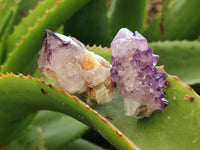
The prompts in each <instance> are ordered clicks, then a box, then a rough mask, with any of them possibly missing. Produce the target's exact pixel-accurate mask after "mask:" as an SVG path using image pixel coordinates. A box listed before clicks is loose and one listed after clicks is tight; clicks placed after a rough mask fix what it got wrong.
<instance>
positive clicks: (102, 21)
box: [64, 0, 111, 46]
mask: <svg viewBox="0 0 200 150" xmlns="http://www.w3.org/2000/svg"><path fill="white" fill-rule="evenodd" d="M97 10H98V11H97ZM106 12H107V8H106V0H92V1H90V2H89V3H88V4H87V5H86V6H84V7H83V8H81V9H80V10H79V11H78V12H77V13H76V14H75V15H73V16H72V18H71V19H69V20H68V21H67V22H66V23H65V26H64V34H65V35H71V36H73V37H76V38H77V39H79V40H80V41H82V42H83V43H85V44H90V45H93V44H98V45H99V44H102V45H104V46H109V44H110V41H111V38H110V37H109V29H108V20H107V16H106ZM91 14H92V15H91Z"/></svg>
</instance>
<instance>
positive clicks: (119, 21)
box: [108, 0, 147, 36]
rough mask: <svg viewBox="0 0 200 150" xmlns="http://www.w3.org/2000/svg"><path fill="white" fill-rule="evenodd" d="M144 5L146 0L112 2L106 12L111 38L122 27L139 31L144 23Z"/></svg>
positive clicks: (118, 0) (117, 0) (114, 0)
mask: <svg viewBox="0 0 200 150" xmlns="http://www.w3.org/2000/svg"><path fill="white" fill-rule="evenodd" d="M146 3H147V0H113V1H112V3H111V8H110V11H109V12H108V18H109V22H110V30H111V33H112V36H114V35H116V33H117V32H118V31H119V29H120V28H123V27H126V28H129V30H132V31H135V30H137V31H140V30H141V29H142V28H143V25H144V21H145V15H146Z"/></svg>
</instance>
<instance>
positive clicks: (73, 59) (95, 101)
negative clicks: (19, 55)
mask: <svg viewBox="0 0 200 150" xmlns="http://www.w3.org/2000/svg"><path fill="white" fill-rule="evenodd" d="M38 66H39V68H40V71H41V72H42V73H43V74H44V75H46V76H47V77H48V78H49V79H52V80H53V81H54V82H55V86H56V87H58V88H62V89H63V90H65V91H66V92H68V93H69V94H72V95H76V96H78V97H79V98H80V99H83V100H85V102H86V103H87V104H89V105H90V106H95V105H106V104H107V103H109V102H110V101H111V100H112V99H113V95H114V93H115V85H114V84H113V82H112V81H111V79H110V69H111V65H110V63H109V62H107V61H106V60H105V59H104V58H102V57H100V56H98V55H96V54H94V53H92V52H89V51H88V50H87V49H86V48H85V46H84V45H83V44H82V43H81V42H80V41H78V40H77V39H75V38H73V37H70V36H64V35H62V34H59V33H55V32H52V31H50V30H46V31H45V35H44V39H43V43H42V48H41V50H40V55H39V58H38Z"/></svg>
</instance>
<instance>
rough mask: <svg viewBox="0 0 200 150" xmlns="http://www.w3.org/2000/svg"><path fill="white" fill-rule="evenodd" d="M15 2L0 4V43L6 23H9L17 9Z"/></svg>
mask: <svg viewBox="0 0 200 150" xmlns="http://www.w3.org/2000/svg"><path fill="white" fill-rule="evenodd" d="M18 3H19V1H17V0H9V1H6V0H2V1H1V2H0V11H1V13H0V41H1V37H2V35H3V33H4V32H5V29H6V28H7V25H8V23H9V22H10V20H11V18H12V16H13V13H14V11H15V10H16V8H17V4H18Z"/></svg>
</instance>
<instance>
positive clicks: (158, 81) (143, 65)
mask: <svg viewBox="0 0 200 150" xmlns="http://www.w3.org/2000/svg"><path fill="white" fill-rule="evenodd" d="M111 50H112V61H113V66H112V69H111V79H112V80H113V81H114V82H115V83H116V84H117V88H118V91H119V94H120V95H121V97H122V99H123V103H124V108H125V113H126V115H128V116H134V117H135V118H143V117H148V116H150V115H151V113H152V112H153V111H154V110H163V109H165V107H167V106H168V102H167V100H166V99H165V98H164V97H165V93H164V92H163V90H162V86H163V84H164V83H165V80H166V78H167V74H165V73H163V72H161V71H159V70H157V69H156V68H155V65H156V64H157V61H158V58H159V57H158V56H157V55H154V54H153V49H152V48H148V43H147V40H146V39H145V38H144V37H143V36H142V35H141V34H140V33H138V32H137V31H136V32H135V33H132V32H131V31H129V30H128V29H126V28H122V29H121V30H120V31H119V32H118V33H117V35H116V36H115V38H114V39H113V41H112V43H111Z"/></svg>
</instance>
